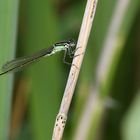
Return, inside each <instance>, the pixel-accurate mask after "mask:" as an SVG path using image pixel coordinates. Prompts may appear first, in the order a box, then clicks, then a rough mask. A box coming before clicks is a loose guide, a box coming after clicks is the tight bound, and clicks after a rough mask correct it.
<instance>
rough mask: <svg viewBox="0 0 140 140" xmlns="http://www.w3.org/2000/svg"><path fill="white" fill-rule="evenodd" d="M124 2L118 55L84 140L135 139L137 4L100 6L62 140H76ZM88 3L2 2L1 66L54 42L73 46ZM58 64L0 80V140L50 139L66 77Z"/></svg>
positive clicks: (138, 126) (139, 84)
mask: <svg viewBox="0 0 140 140" xmlns="http://www.w3.org/2000/svg"><path fill="white" fill-rule="evenodd" d="M125 1H129V4H128V5H127V7H126V11H125V14H124V15H125V16H124V17H123V18H122V20H121V25H120V26H119V28H118V36H117V39H116V40H117V41H118V42H116V44H119V45H120V44H121V45H120V47H121V49H119V51H118V50H116V52H114V53H115V54H116V55H115V58H112V57H110V59H111V60H112V65H111V66H110V67H109V71H110V72H109V75H107V77H106V78H105V79H104V81H103V82H101V85H100V86H101V89H100V90H99V91H100V92H99V93H98V94H99V100H100V101H101V102H105V104H100V102H98V101H97V105H98V106H97V107H96V106H95V108H94V109H95V110H98V111H99V110H100V111H99V112H98V111H94V113H93V116H91V118H92V122H91V126H90V128H89V129H87V128H86V131H87V134H86V135H87V136H86V139H85V140H139V139H140V133H139V132H140V109H139V106H140V2H139V0H133V1H131V0H122V1H121V0H114V1H111V0H105V1H104V0H99V1H98V6H97V10H96V15H95V19H94V23H93V29H92V31H91V34H90V38H89V42H88V46H87V50H86V53H85V58H84V62H83V65H82V69H81V71H80V77H79V79H78V83H77V86H76V90H75V94H74V97H73V101H72V104H71V108H70V111H69V116H68V121H67V124H66V128H65V131H64V136H63V139H64V140H81V139H76V138H75V136H76V135H77V131H78V125H79V123H80V118H81V117H82V116H83V115H84V109H85V106H86V104H87V102H88V97H89V96H90V94H91V92H92V91H91V89H92V87H94V86H95V84H94V83H95V82H96V80H97V79H96V78H97V76H96V74H97V73H96V70H97V66H98V63H99V62H100V61H99V60H100V58H101V55H102V50H103V48H104V43H105V40H106V37H107V36H108V30H109V29H110V26H111V22H112V20H113V18H114V12H115V8H116V5H117V4H118V3H119V2H122V3H123V2H125ZM86 2H87V1H82V0H77V1H74V0H71V1H70V0H58V1H57V0H40V1H39V0H20V1H18V0H13V1H9V0H0V66H2V65H3V64H4V63H5V62H6V61H9V60H11V59H13V58H15V57H21V56H24V55H28V54H32V53H34V52H37V51H38V50H41V49H43V48H47V47H49V46H50V45H52V44H54V43H55V42H59V41H61V40H65V39H69V38H73V39H75V40H77V39H78V34H79V31H80V26H81V23H82V18H83V14H84V9H85V6H86ZM120 8H121V7H120ZM120 10H121V9H120ZM118 16H119V15H118ZM118 38H119V39H118ZM120 40H121V41H122V40H123V41H122V42H123V43H122V42H121V41H120ZM120 42H121V43H120ZM112 47H114V46H112ZM118 52H119V53H118ZM62 59H63V53H60V54H56V55H54V56H52V57H48V58H46V59H42V60H41V61H39V62H38V63H35V64H33V65H31V66H29V67H28V68H25V69H24V70H23V71H20V72H18V73H15V74H14V75H13V74H12V73H11V74H7V75H3V76H0V140H50V139H51V137H52V132H53V126H54V122H55V117H56V115H57V113H58V111H59V107H60V103H61V99H62V97H63V92H64V89H65V85H66V82H67V78H68V74H69V69H70V66H68V65H66V64H63V61H62ZM105 69H106V68H105ZM107 99H109V100H107ZM93 101H94V100H93ZM110 102H111V105H110ZM106 104H109V106H108V105H106ZM114 104H115V105H114ZM99 108H100V109H99ZM89 121H90V120H87V123H88V122H89ZM82 131H83V132H85V128H84V127H83V128H82Z"/></svg>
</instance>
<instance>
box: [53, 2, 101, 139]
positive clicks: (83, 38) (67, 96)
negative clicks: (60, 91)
mask: <svg viewBox="0 0 140 140" xmlns="http://www.w3.org/2000/svg"><path fill="white" fill-rule="evenodd" d="M97 2H98V0H87V5H86V9H85V13H84V18H83V21H82V26H81V30H80V34H79V38H78V42H77V46H76V50H77V51H76V52H75V56H76V57H74V59H73V62H72V67H71V70H70V74H69V78H68V81H67V85H66V88H65V92H64V96H63V99H62V103H61V107H60V110H59V113H58V115H57V117H56V122H55V126H54V132H53V137H52V140H61V138H62V135H63V131H64V127H65V123H66V119H67V113H68V110H69V107H70V103H71V100H72V97H73V93H74V89H75V85H76V82H77V79H78V75H79V71H80V68H81V64H82V61H83V57H84V52H85V50H86V46H87V42H88V38H89V34H90V31H91V27H92V23H93V19H94V15H95V11H96V6H97Z"/></svg>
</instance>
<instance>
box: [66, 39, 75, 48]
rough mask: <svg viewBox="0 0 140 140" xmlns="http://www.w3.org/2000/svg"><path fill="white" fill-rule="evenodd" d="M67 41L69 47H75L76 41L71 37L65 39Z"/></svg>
mask: <svg viewBox="0 0 140 140" xmlns="http://www.w3.org/2000/svg"><path fill="white" fill-rule="evenodd" d="M67 43H68V44H69V47H71V48H73V47H75V45H76V41H75V40H73V39H69V40H68V41H67Z"/></svg>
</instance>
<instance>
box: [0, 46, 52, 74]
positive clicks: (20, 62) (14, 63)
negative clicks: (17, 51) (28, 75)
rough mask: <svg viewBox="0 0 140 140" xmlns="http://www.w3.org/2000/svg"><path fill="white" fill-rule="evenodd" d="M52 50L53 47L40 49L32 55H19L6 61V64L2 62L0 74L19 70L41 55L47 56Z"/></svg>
mask: <svg viewBox="0 0 140 140" xmlns="http://www.w3.org/2000/svg"><path fill="white" fill-rule="evenodd" d="M52 50H53V47H50V48H47V49H44V50H41V51H40V52H38V53H35V54H33V55H30V56H25V57H21V58H17V59H14V60H11V61H9V62H7V63H6V64H4V65H3V66H2V69H1V70H2V73H0V75H2V74H5V73H7V72H15V71H19V70H21V69H22V68H23V67H25V66H27V65H29V64H31V63H33V62H35V61H37V60H39V58H41V57H43V56H47V55H49V54H51V52H52Z"/></svg>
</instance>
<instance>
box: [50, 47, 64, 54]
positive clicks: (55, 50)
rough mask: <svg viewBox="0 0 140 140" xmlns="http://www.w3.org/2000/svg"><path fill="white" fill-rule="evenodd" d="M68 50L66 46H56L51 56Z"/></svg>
mask: <svg viewBox="0 0 140 140" xmlns="http://www.w3.org/2000/svg"><path fill="white" fill-rule="evenodd" d="M64 50H66V48H65V46H55V47H54V49H53V51H52V52H51V54H50V55H52V54H55V53H56V52H60V51H64Z"/></svg>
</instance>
